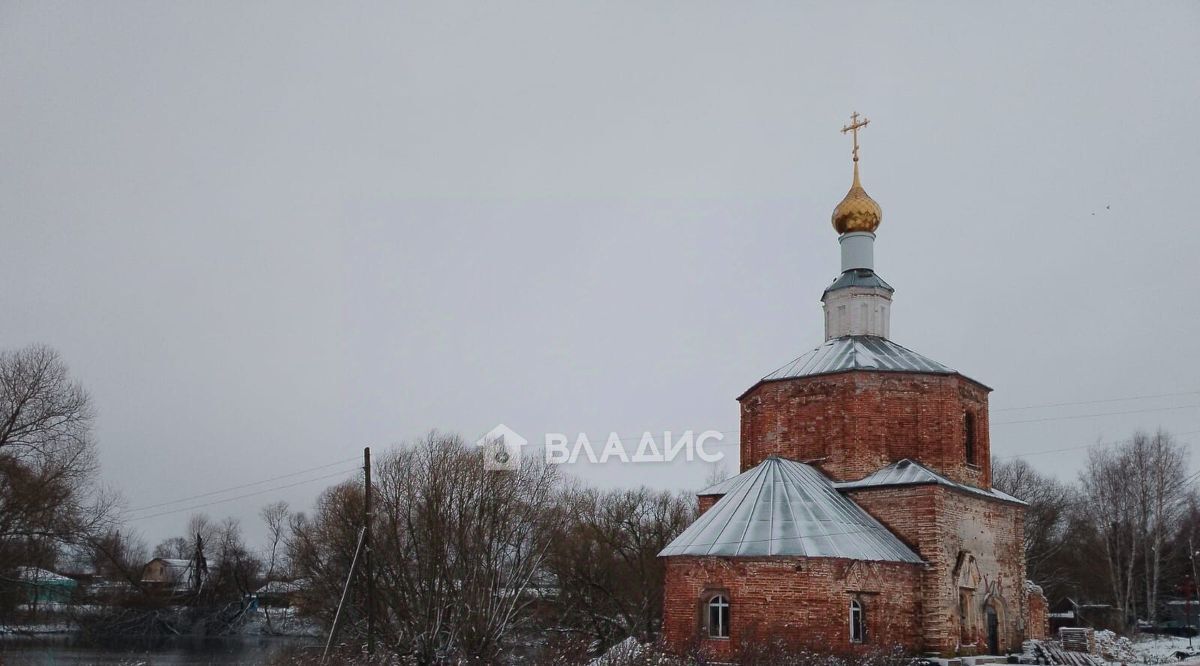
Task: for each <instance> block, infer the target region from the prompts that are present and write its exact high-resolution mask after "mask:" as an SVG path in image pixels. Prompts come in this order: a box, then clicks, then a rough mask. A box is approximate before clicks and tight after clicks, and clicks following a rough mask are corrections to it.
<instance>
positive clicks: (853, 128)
mask: <svg viewBox="0 0 1200 666" xmlns="http://www.w3.org/2000/svg"><path fill="white" fill-rule="evenodd" d="M870 122H871V121H870V120H868V119H866V118H863V119H862V120H859V119H858V111H855V112H854V113H852V114H850V124H849V125H846V126H845V127H843V128H842V134H845V133H846V132H850V134H851V135H852V136H853V137H854V161H855V162H857V161H858V130H860V129H862V128H864V127H866V126H867V124H868V123H870Z"/></svg>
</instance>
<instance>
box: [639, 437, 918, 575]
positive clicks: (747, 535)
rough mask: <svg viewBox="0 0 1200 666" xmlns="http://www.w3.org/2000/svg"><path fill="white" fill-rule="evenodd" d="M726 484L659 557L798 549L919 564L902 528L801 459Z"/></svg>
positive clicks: (775, 461) (795, 552)
mask: <svg viewBox="0 0 1200 666" xmlns="http://www.w3.org/2000/svg"><path fill="white" fill-rule="evenodd" d="M726 484H728V485H726ZM720 486H725V487H726V488H727V491H728V492H726V494H725V496H724V497H722V498H721V499H720V500H718V501H717V503H716V504H714V505H713V506H712V508H710V509H709V510H708V511H705V512H704V514H703V515H701V516H700V517H699V518H698V519H697V520H696V522H694V523H692V525H691V526H690V527H688V528H687V529H686V530H684V531H683V534H680V535H679V536H678V537H676V538H675V540H674V541H672V542H671V543H670V544H669V545H668V546H667V547H666V548H664V549H663V550H662V552H661V553H659V557H670V556H673V555H700V556H704V555H715V556H733V557H755V556H768V555H792V556H803V557H835V558H848V559H855V560H875V561H886V562H909V563H913V564H920V563H921V558H920V557H919V556H917V554H916V553H914V552H913V551H912V550H911V549H910V548H909V547H908V546H905V545H904V543H903V542H901V541H900V539H898V538H896V535H894V534H892V533H891V532H889V531H888V530H887V528H885V527H884V526H883V525H882V524H880V523H879V521H878V520H875V519H874V518H873V517H871V515H870V514H868V513H867V512H866V511H864V510H863V509H862V508H861V507H859V506H858V505H857V504H855V503H854V502H853V501H851V500H850V499H848V498H846V497H845V496H843V495H842V494H841V493H840V492H838V491H837V489H836V488H834V486H833V483H831V482H830V481H829V479H827V478H826V477H825V476H824V475H823V474H821V473H820V472H819V471H817V470H816V469H815V468H813V467H810V466H808V465H805V464H803V463H798V462H795V461H792V460H786V459H783V458H777V457H770V458H767V459H766V460H764V461H763V462H762V463H761V464H759V465H758V466H757V467H755V468H754V469H751V470H749V471H747V472H744V473H742V474H739V475H738V476H736V477H734V478H733V479H729V481H727V482H723V483H722V484H718V486H717V487H720ZM710 490H711V489H710Z"/></svg>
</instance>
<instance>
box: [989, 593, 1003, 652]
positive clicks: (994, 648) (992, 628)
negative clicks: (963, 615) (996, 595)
mask: <svg viewBox="0 0 1200 666" xmlns="http://www.w3.org/2000/svg"><path fill="white" fill-rule="evenodd" d="M987 644H988V654H1000V617H999V616H998V615H997V614H996V607H995V606H994V605H992V604H988V607H987Z"/></svg>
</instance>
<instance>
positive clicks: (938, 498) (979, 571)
mask: <svg viewBox="0 0 1200 666" xmlns="http://www.w3.org/2000/svg"><path fill="white" fill-rule="evenodd" d="M848 495H849V497H850V498H851V499H853V500H854V501H855V502H856V503H858V504H859V505H860V506H862V507H863V508H864V509H866V510H867V511H868V512H869V513H871V514H872V515H873V516H875V517H876V518H878V519H879V521H880V522H882V523H883V524H884V525H885V526H887V527H888V529H890V530H892V532H894V533H895V534H896V535H897V536H899V537H900V538H901V539H902V540H904V541H905V542H906V543H908V544H909V545H910V546H911V547H912V548H913V549H914V550H916V551H917V553H918V554H920V555H921V558H922V559H924V560H925V561H926V562H927V563H928V564H929V569H928V570H927V571H926V572H925V574H924V578H923V580H922V583H921V594H922V597H923V599H924V608H923V611H924V618H923V620H922V622H923V625H924V644H925V649H926V650H929V651H930V652H937V653H939V654H943V655H947V656H949V655H954V654H984V653H986V652H988V649H987V648H988V645H987V624H986V623H987V610H988V608H989V607H990V608H992V609H993V611H994V612H995V613H996V615H997V619H998V623H999V625H1000V631H999V648H1000V650H1002V651H1003V650H1006V649H1007V650H1019V649H1020V646H1021V641H1023V640H1024V639H1025V637H1026V631H1027V630H1026V627H1027V626H1029V623H1030V618H1029V615H1028V608H1027V602H1026V598H1027V596H1026V594H1025V552H1024V528H1023V521H1024V508H1023V507H1022V506H1020V505H1015V504H1011V503H1007V502H999V501H994V500H989V499H986V498H983V497H979V496H976V495H971V494H967V493H962V492H959V491H955V490H951V489H949V488H946V487H944V486H937V485H924V486H902V487H893V488H877V489H865V490H855V491H853V492H851V493H848ZM964 616H965V617H964Z"/></svg>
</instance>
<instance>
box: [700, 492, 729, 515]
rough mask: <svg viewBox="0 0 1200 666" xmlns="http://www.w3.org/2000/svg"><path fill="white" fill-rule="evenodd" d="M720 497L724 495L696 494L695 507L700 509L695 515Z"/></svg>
mask: <svg viewBox="0 0 1200 666" xmlns="http://www.w3.org/2000/svg"><path fill="white" fill-rule="evenodd" d="M722 497H724V495H697V496H696V505H697V508H699V509H700V513H698V514H696V517H697V518H699V517H700V515H701V514H703V513H704V512H705V511H708V510H709V509H711V508H712V505H714V504H716V503H717V500H719V499H721V498H722Z"/></svg>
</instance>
